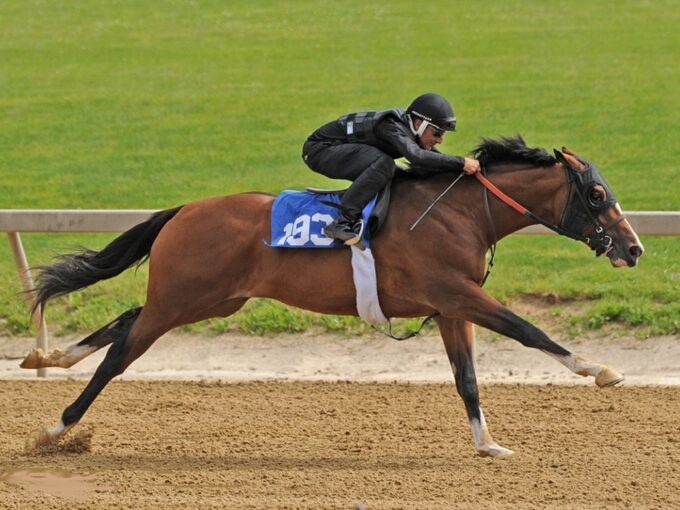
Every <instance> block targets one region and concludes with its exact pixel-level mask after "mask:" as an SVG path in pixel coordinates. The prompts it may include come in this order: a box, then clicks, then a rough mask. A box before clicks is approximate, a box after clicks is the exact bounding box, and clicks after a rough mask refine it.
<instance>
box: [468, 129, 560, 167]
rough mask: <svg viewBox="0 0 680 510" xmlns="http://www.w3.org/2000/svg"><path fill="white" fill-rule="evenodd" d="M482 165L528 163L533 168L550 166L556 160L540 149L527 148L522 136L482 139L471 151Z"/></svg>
mask: <svg viewBox="0 0 680 510" xmlns="http://www.w3.org/2000/svg"><path fill="white" fill-rule="evenodd" d="M472 154H473V155H474V157H475V158H476V159H478V160H479V162H480V163H481V164H482V165H493V164H495V163H501V162H505V163H528V164H530V165H535V166H552V165H554V164H555V163H556V162H557V160H556V159H555V158H554V157H553V156H551V155H550V154H548V152H547V151H546V150H545V149H542V148H540V147H534V148H531V147H527V144H526V142H525V141H524V138H522V135H519V134H518V135H515V136H507V137H506V136H504V137H503V138H501V139H500V140H491V139H488V138H482V143H480V144H479V146H478V147H477V148H476V149H475V150H473V151H472Z"/></svg>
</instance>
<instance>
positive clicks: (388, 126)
mask: <svg viewBox="0 0 680 510" xmlns="http://www.w3.org/2000/svg"><path fill="white" fill-rule="evenodd" d="M308 141H311V142H320V143H322V144H328V145H337V144H344V143H362V144H365V145H371V146H373V147H376V148H378V149H380V150H381V151H383V152H384V153H385V154H387V155H389V156H390V157H392V158H393V159H397V158H402V157H403V158H406V159H407V160H408V162H409V163H411V165H413V166H416V167H425V168H427V169H431V170H440V171H460V170H462V169H463V166H464V165H465V158H463V157H462V156H452V155H449V154H442V153H441V152H439V151H438V150H436V149H435V148H432V149H430V150H427V149H423V148H422V147H421V146H420V145H418V142H417V139H416V135H414V134H413V132H412V131H411V128H410V126H409V122H408V116H407V114H406V112H405V111H404V110H403V109H401V108H395V109H393V110H383V111H379V112H358V113H350V114H347V115H343V116H342V117H340V118H339V119H337V120H334V121H333V122H329V123H328V124H325V125H323V126H321V127H320V128H319V129H317V130H316V131H314V133H312V134H311V135H310V136H309V138H308Z"/></svg>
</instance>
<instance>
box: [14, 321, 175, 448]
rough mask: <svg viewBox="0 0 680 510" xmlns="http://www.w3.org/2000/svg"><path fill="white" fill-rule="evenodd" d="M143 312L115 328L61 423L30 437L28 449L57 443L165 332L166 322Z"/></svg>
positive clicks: (66, 410)
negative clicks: (134, 318) (113, 338)
mask: <svg viewBox="0 0 680 510" xmlns="http://www.w3.org/2000/svg"><path fill="white" fill-rule="evenodd" d="M145 312H146V309H142V311H141V313H140V315H139V317H138V318H137V320H136V321H134V322H132V323H130V322H128V325H129V326H131V327H128V328H126V329H118V333H119V334H118V337H117V338H116V339H115V340H114V341H113V344H112V345H111V347H110V348H109V350H108V352H107V353H106V356H105V357H104V360H103V361H102V362H101V364H100V365H99V367H98V368H97V370H96V371H95V373H94V376H93V377H92V379H90V382H89V383H88V384H87V386H86V387H85V389H84V390H83V392H82V393H81V394H80V396H79V397H78V398H77V399H76V400H75V402H73V404H71V405H70V406H68V407H67V408H66V409H65V410H64V412H63V414H62V416H61V421H60V422H59V423H58V424H57V425H55V426H54V427H52V428H49V429H42V430H40V431H38V432H37V433H36V434H35V435H34V436H33V437H31V438H29V440H28V441H27V443H26V446H27V448H33V447H39V446H44V445H48V444H52V443H54V442H56V441H57V440H58V439H59V437H61V436H62V435H63V434H64V433H66V431H68V430H69V429H70V428H71V427H73V426H74V425H75V424H76V423H77V422H78V421H79V420H80V418H82V416H83V415H84V414H85V411H87V409H88V408H89V407H90V405H91V404H92V402H93V401H94V399H95V398H97V395H99V393H100V392H101V391H102V390H103V389H104V387H105V386H106V385H107V384H108V383H109V381H111V379H113V378H114V377H115V376H117V375H119V374H122V373H123V372H124V371H125V369H126V368H127V367H128V366H129V365H130V363H132V362H133V361H134V360H135V359H137V358H138V357H139V356H141V355H142V354H143V353H144V352H145V351H146V350H147V349H148V348H149V347H150V346H151V345H152V344H153V343H154V342H155V341H156V339H157V338H158V337H160V336H161V335H162V334H163V333H165V332H166V331H167V329H168V328H167V327H166V325H165V324H166V323H163V322H159V321H157V320H149V318H148V317H146V318H145Z"/></svg>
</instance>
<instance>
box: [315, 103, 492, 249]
mask: <svg viewBox="0 0 680 510" xmlns="http://www.w3.org/2000/svg"><path fill="white" fill-rule="evenodd" d="M455 130H456V116H455V114H454V113H453V108H452V107H451V104H450V103H449V102H448V101H447V100H446V99H444V98H443V97H442V96H440V95H437V94H423V95H421V96H418V97H417V98H416V99H415V100H414V101H413V102H412V103H411V105H410V106H409V107H408V108H407V109H406V110H403V109H401V108H394V109H391V110H382V111H377V112H376V111H372V112H357V113H349V114H347V115H343V116H342V117H340V118H339V119H337V120H334V121H333V122H329V123H328V124H326V125H324V126H321V127H320V128H319V129H317V130H316V131H314V132H313V133H312V134H311V135H310V136H309V138H307V141H306V142H305V144H304V146H303V148H302V159H303V160H304V161H305V163H306V164H307V166H309V168H311V169H312V170H314V171H315V172H318V173H320V174H323V175H325V176H327V177H331V178H333V179H348V180H350V181H354V182H353V183H352V185H351V186H350V187H349V189H348V190H347V191H346V192H345V193H344V195H343V197H342V201H341V204H340V206H341V212H340V215H339V216H338V218H337V219H336V220H335V221H334V222H333V223H331V224H329V225H327V226H326V227H325V228H324V234H326V235H327V236H328V237H330V238H332V239H339V240H341V241H343V242H344V243H345V244H355V243H357V242H358V241H359V239H360V231H361V225H360V219H361V212H362V210H363V208H364V207H365V206H366V204H367V203H368V202H369V201H370V200H371V199H372V198H373V197H374V196H375V195H376V194H377V193H378V192H379V191H380V190H382V189H383V188H384V187H385V186H386V185H387V183H388V182H389V181H390V179H392V177H393V176H394V173H395V171H396V170H397V169H398V168H400V167H398V166H397V164H396V163H395V162H394V160H395V159H397V158H402V157H403V158H406V160H408V162H409V163H411V164H412V165H414V166H415V167H418V168H420V169H422V170H425V171H426V172H427V173H439V172H446V171H464V172H465V173H466V174H469V175H470V174H474V173H475V172H477V171H479V161H477V160H476V159H471V158H465V157H462V156H452V155H448V154H442V153H441V152H439V151H438V150H437V149H436V148H435V145H437V144H439V143H442V141H443V139H444V135H445V134H446V132H447V131H455Z"/></svg>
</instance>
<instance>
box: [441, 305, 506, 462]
mask: <svg viewBox="0 0 680 510" xmlns="http://www.w3.org/2000/svg"><path fill="white" fill-rule="evenodd" d="M436 320H437V324H438V325H439V331H440V332H441V335H442V339H443V340H444V347H445V348H446V354H447V355H448V357H449V362H450V363H451V368H452V369H453V375H454V378H455V380H456V389H457V390H458V394H459V395H460V396H461V398H462V399H463V402H464V403H465V410H466V411H467V416H468V420H469V421H470V428H471V429H472V439H473V441H474V443H475V448H477V452H478V453H479V454H480V455H482V456H484V457H506V456H508V455H512V453H513V452H512V450H508V449H507V448H503V447H502V446H499V445H498V444H496V442H495V441H494V440H493V439H492V438H491V434H489V430H488V429H487V426H486V420H485V419H484V412H483V411H482V408H481V406H480V405H479V390H478V388H477V377H476V376H475V366H474V360H473V354H472V352H473V347H474V330H473V329H472V324H471V323H469V322H466V321H463V320H452V319H445V318H443V317H437V319H436Z"/></svg>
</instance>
